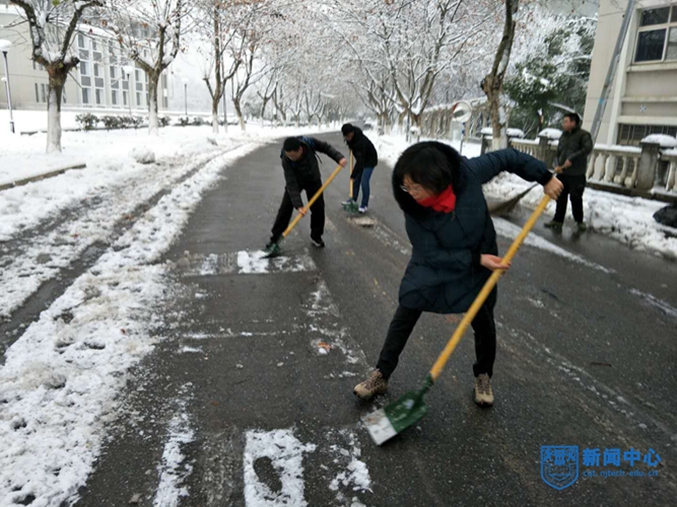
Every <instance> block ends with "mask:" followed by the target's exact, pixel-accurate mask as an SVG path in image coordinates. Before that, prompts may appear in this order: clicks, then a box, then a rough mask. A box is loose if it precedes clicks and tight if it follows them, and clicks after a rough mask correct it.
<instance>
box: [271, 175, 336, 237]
mask: <svg viewBox="0 0 677 507" xmlns="http://www.w3.org/2000/svg"><path fill="white" fill-rule="evenodd" d="M341 169H343V166H342V165H341V164H339V165H338V166H336V169H334V172H333V173H331V176H329V178H327V181H325V182H324V185H322V186H321V187H320V189H319V190H318V191H317V192H315V195H314V196H313V197H312V198H311V199H310V201H308V204H306V205H305V206H304V207H303V211H304V213H303V214H305V213H308V210H309V209H310V207H311V206H312V205H313V204H315V201H317V200H318V199H319V198H320V196H321V195H322V192H324V189H325V188H327V186H329V184H330V183H331V182H332V181H333V180H334V178H336V176H338V173H340V172H341ZM303 214H302V213H299V214H298V215H296V218H294V220H292V222H291V223H290V224H289V227H287V230H286V231H284V232H283V233H282V237H283V238H286V237H287V236H288V235H289V233H290V232H291V231H292V229H293V228H294V227H296V224H298V223H299V221H300V220H301V219H302V218H303Z"/></svg>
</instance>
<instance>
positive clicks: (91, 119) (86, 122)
mask: <svg viewBox="0 0 677 507" xmlns="http://www.w3.org/2000/svg"><path fill="white" fill-rule="evenodd" d="M75 121H76V122H77V123H78V125H79V126H80V128H81V129H83V130H86V131H89V130H94V129H95V128H96V126H97V124H98V123H99V118H97V117H96V115H93V114H92V113H82V114H79V115H77V116H76V117H75Z"/></svg>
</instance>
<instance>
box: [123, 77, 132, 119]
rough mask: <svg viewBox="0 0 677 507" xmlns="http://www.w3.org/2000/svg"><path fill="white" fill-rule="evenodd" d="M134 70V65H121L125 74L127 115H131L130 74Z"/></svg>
mask: <svg viewBox="0 0 677 507" xmlns="http://www.w3.org/2000/svg"><path fill="white" fill-rule="evenodd" d="M133 71H134V67H132V66H131V65H123V66H122V72H124V73H125V74H127V103H128V104H129V116H132V82H131V81H130V79H129V78H130V76H131V75H132V72H133Z"/></svg>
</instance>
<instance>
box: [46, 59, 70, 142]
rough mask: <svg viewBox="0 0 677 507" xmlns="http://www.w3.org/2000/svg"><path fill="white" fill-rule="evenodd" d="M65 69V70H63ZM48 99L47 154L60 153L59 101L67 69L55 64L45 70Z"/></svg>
mask: <svg viewBox="0 0 677 507" xmlns="http://www.w3.org/2000/svg"><path fill="white" fill-rule="evenodd" d="M64 69H65V70H64ZM47 72H48V74H49V98H48V102H47V153H52V152H55V151H56V152H60V151H61V100H62V97H63V87H64V85H65V84H66V78H67V77H68V68H66V67H64V66H62V65H59V64H55V65H52V66H50V67H48V68H47Z"/></svg>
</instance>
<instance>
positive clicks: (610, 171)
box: [604, 153, 618, 183]
mask: <svg viewBox="0 0 677 507" xmlns="http://www.w3.org/2000/svg"><path fill="white" fill-rule="evenodd" d="M617 159H618V156H617V155H614V154H613V153H610V154H609V161H608V162H607V164H606V165H605V167H604V181H606V182H607V183H611V182H612V181H613V179H614V175H615V173H616V160H617Z"/></svg>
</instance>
